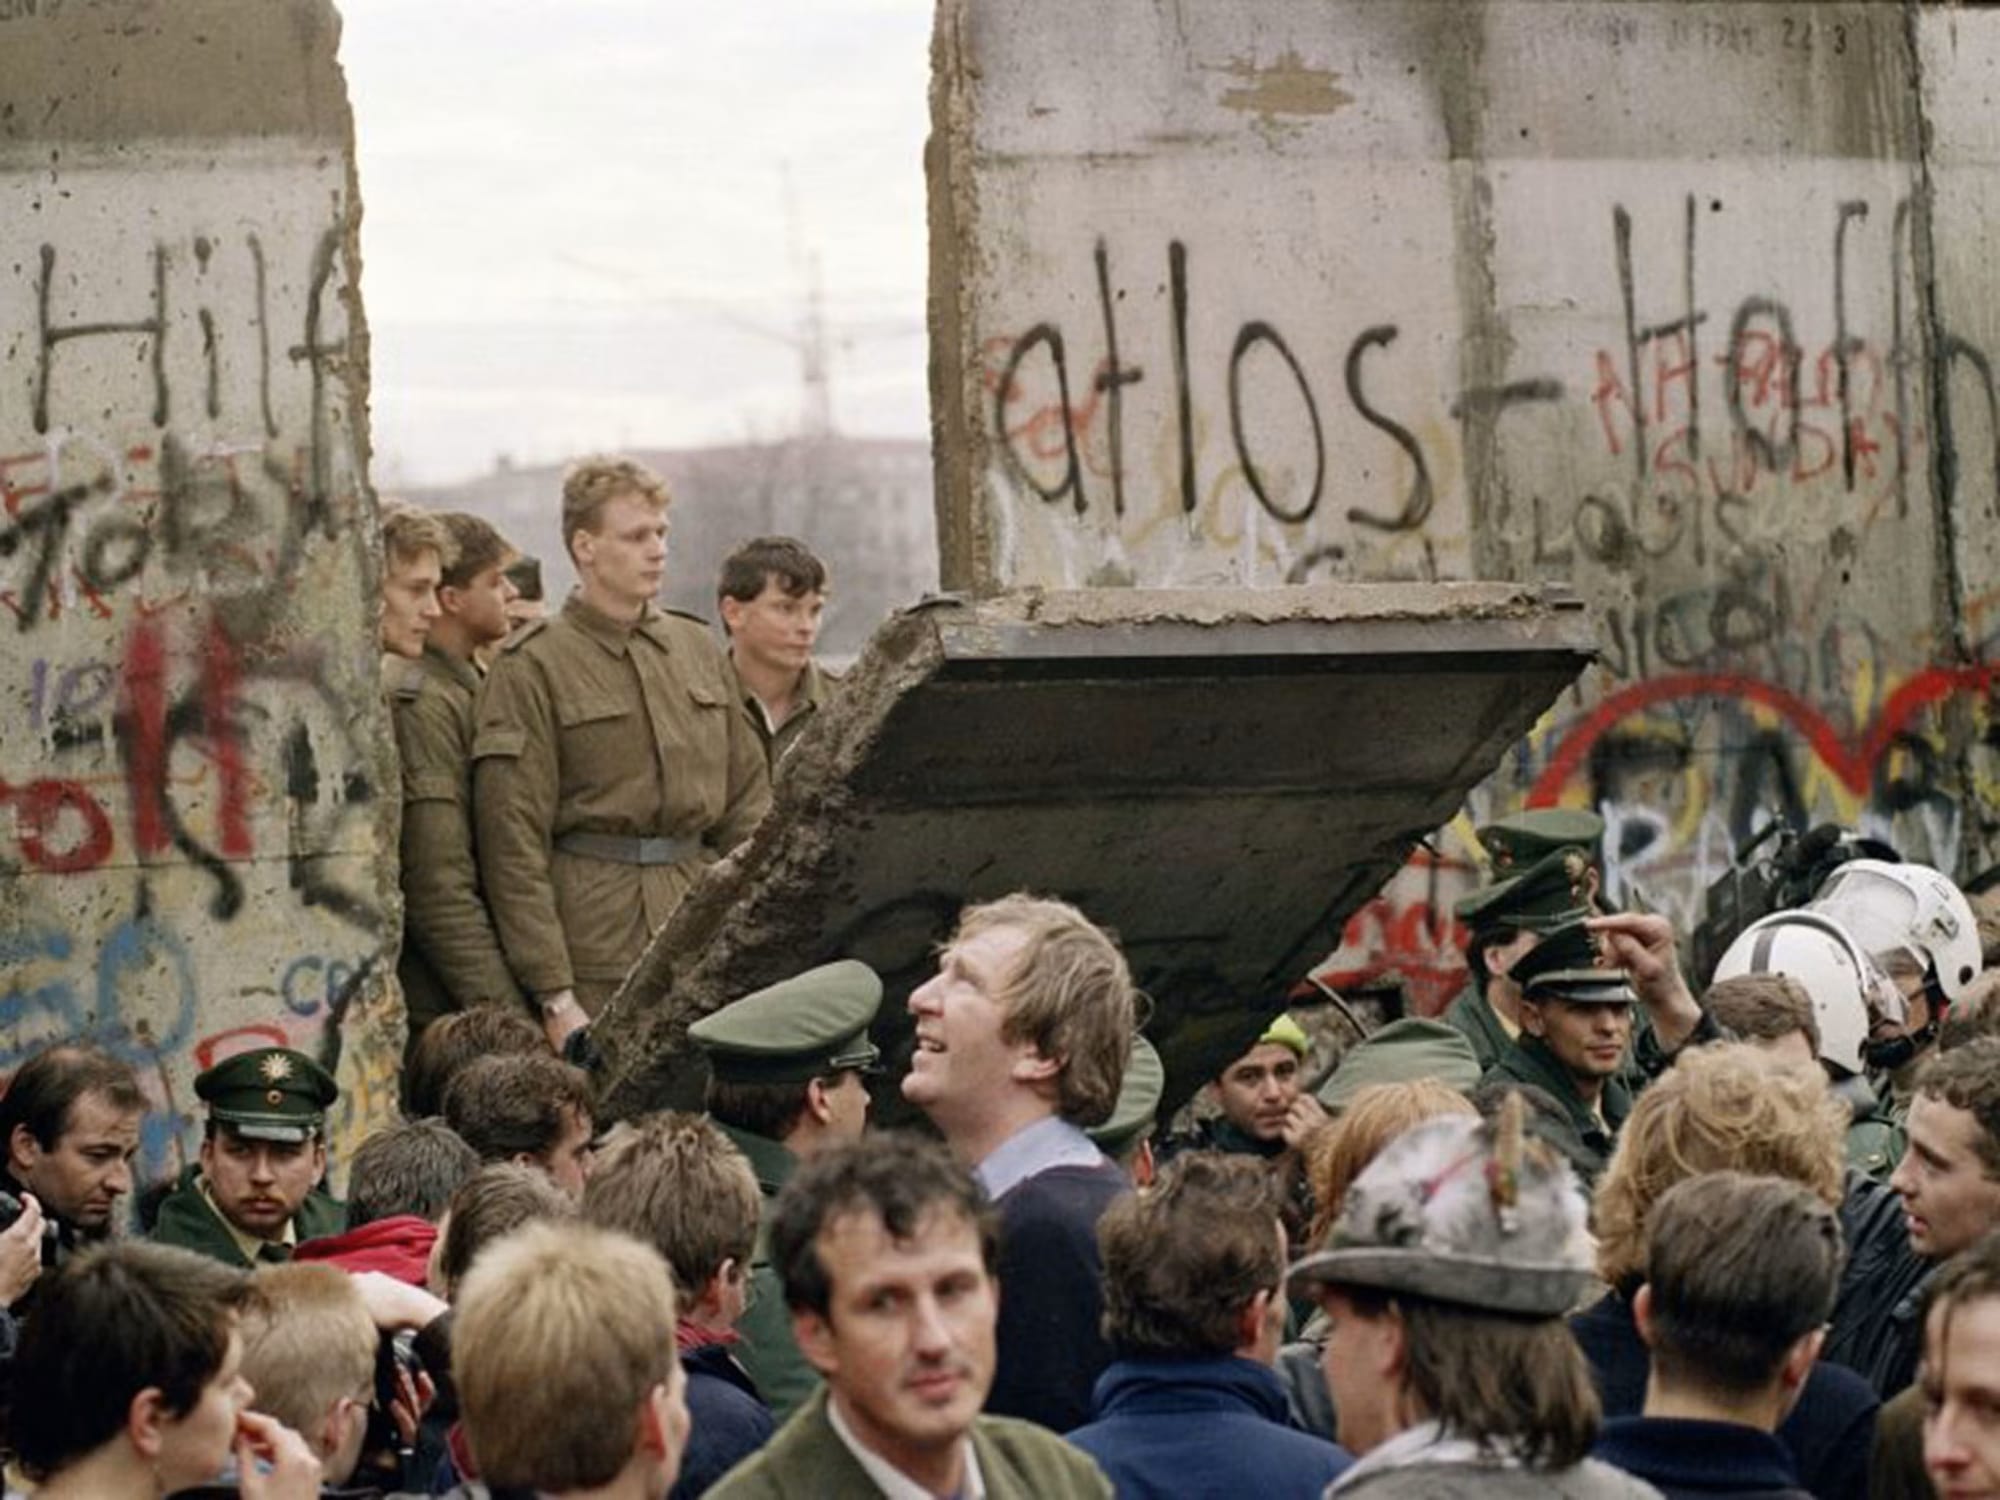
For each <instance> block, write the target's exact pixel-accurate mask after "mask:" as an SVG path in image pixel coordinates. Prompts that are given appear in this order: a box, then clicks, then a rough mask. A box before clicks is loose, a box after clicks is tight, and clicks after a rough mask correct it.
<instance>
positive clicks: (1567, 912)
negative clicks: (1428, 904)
mask: <svg viewBox="0 0 2000 1500" xmlns="http://www.w3.org/2000/svg"><path fill="white" fill-rule="evenodd" d="M1490 831H1491V830H1482V834H1483V833H1485V832H1490ZM1589 875H1590V855H1589V851H1588V850H1586V849H1584V848H1581V847H1578V846H1574V845H1562V846H1559V847H1557V848H1555V849H1552V850H1550V851H1549V852H1548V853H1546V854H1544V855H1542V856H1541V857H1540V858H1538V859H1537V860H1536V861H1535V862H1534V863H1533V864H1531V865H1528V866H1527V867H1526V868H1524V869H1520V868H1517V869H1516V871H1515V873H1514V874H1511V875H1508V876H1507V877H1506V878H1504V879H1501V880H1496V881H1494V882H1493V883H1492V884H1491V885H1483V886H1481V887H1479V889H1478V890H1476V891H1472V892H1471V893H1469V894H1468V895H1466V896H1463V897H1461V898H1460V899H1459V902H1458V904H1457V905H1456V906H1455V907H1454V908H1453V910H1454V912H1455V913H1456V915H1457V917H1458V919H1459V921H1461V922H1463V923H1464V924H1465V925H1466V927H1467V929H1468V930H1469V932H1470V934H1471V936H1470V941H1469V942H1468V944H1467V947H1468V950H1469V951H1470V953H1472V954H1477V952H1478V950H1479V949H1480V948H1481V947H1483V946H1484V945H1485V944H1486V943H1488V942H1491V941H1494V940H1496V939H1499V938H1504V937H1506V936H1508V935H1510V934H1512V933H1515V932H1520V931H1528V932H1539V933H1547V932H1552V931H1554V930H1555V929H1556V928H1558V927H1563V926H1567V925H1568V924H1569V923H1571V922H1576V921H1580V920H1581V919H1582V918H1583V917H1585V916H1587V915H1588V914H1589V899H1590V890H1589ZM1443 1020H1444V1022H1445V1024H1446V1025H1448V1026H1453V1027H1456V1028H1457V1029H1458V1030H1459V1031H1460V1032H1462V1033H1463V1034H1464V1036H1465V1039H1466V1040H1467V1041H1468V1042H1470V1043H1471V1044H1472V1050H1473V1054H1474V1055H1475V1056H1476V1057H1477V1058H1478V1059H1479V1066H1480V1068H1481V1069H1482V1070H1485V1069H1488V1068H1491V1067H1493V1066H1494V1065H1495V1064H1496V1063H1498V1062H1499V1060H1500V1057H1501V1055H1502V1054H1503V1053H1504V1052H1506V1050H1507V1048H1508V1046H1509V1045H1510V1044H1511V1043H1512V1041H1513V1031H1512V1029H1511V1028H1510V1027H1509V1026H1508V1024H1507V1022H1506V1021H1505V1020H1504V1019H1502V1017H1501V1016H1500V1013H1499V1012H1498V1011H1496V1010H1494V1009H1493V1006H1492V1004H1491V1002H1489V1001H1488V1000H1487V998H1486V993H1485V980H1484V978H1483V977H1482V975H1481V972H1480V969H1479V966H1478V964H1477V962H1476V961H1475V962H1474V964H1473V980H1472V982H1471V983H1470V984H1468V985H1467V986H1466V987H1465V990H1464V991H1463V992H1462V993H1461V994H1460V995H1459V997H1458V998H1457V999H1456V1000H1454V1001H1453V1002H1452V1003H1451V1005H1450V1006H1449V1007H1448V1008H1447V1009H1446V1011H1445V1013H1444V1016H1443Z"/></svg>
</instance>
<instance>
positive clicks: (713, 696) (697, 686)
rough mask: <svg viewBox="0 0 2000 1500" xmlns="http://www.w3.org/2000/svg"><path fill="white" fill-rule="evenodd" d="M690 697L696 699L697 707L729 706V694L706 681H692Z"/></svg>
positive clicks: (689, 690)
mask: <svg viewBox="0 0 2000 1500" xmlns="http://www.w3.org/2000/svg"><path fill="white" fill-rule="evenodd" d="M688 697H690V698H692V699H693V700H694V702H695V706H696V707H697V708H727V707H729V695H728V694H727V693H725V692H723V691H722V690H721V689H720V688H713V687H710V686H709V685H708V684H707V683H705V682H690V683H689V684H688Z"/></svg>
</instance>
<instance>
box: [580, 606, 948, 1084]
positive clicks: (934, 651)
mask: <svg viewBox="0 0 2000 1500" xmlns="http://www.w3.org/2000/svg"><path fill="white" fill-rule="evenodd" d="M963 607H964V606H962V605H959V604H957V603H956V602H947V603H943V604H941V605H932V606H921V605H920V606H918V607H916V608H913V609H907V610H902V611H899V612H898V613H896V614H894V615H892V616H890V618H889V619H888V620H887V621H886V622H884V624H883V625H882V626H881V628H880V629H878V630H877V631H876V632H875V635H874V636H873V637H872V638H871V639H870V641H869V643H868V645H867V647H866V648H865V649H864V650H863V652H862V654H861V658H860V660H859V661H857V662H856V664H855V665H854V667H853V669H852V670H851V671H849V672H848V674H847V676H846V677H845V678H844V679H843V681H842V684H841V691H840V694H839V696H838V697H837V698H836V699H835V700H834V703H833V705H832V706H831V707H830V708H829V709H828V710H827V711H826V712H825V714H824V715H823V716H822V717H821V718H820V719H819V720H818V722H816V723H814V724H812V725H810V726H809V727H808V729H807V730H806V732H805V734H803V735H802V736H801V737H800V738H799V740H798V742H797V743H796V744H795V745H794V746H793V748H792V750H791V752H790V754H789V755H788V756H787V757H786V762H785V774H784V775H783V777H781V778H780V780H779V782H778V786H777V793H776V796H775V798H774V800H773V802H772V805H771V811H770V812H769V813H768V814H767V815H766V816H765V818H764V821H763V822H761V823H760V824H758V825H757V828H756V830H755V831H754V832H753V833H752V834H751V836H750V838H749V839H748V840H747V841H746V842H745V843H744V844H743V845H742V847H741V848H739V849H737V850H736V851H734V852H733V853H732V854H731V855H730V856H729V857H728V858H726V859H723V860H721V861H719V862H718V863H716V864H714V865H712V866H711V867H710V868H709V869H708V870H707V871H705V872H704V873H703V875H702V878H701V879H700V880H699V881H697V882H696V883H695V886H694V888H693V889H692V890H690V891H689V892H688V894H687V897H686V899H685V900H683V901H682V902H681V904H680V906H679V907H678V908H676V910H675V911H674V914H673V916H671V917H670V918H668V920H667V923H666V925H665V926H664V927H662V928H661V929H660V931H659V932H658V933H656V934H654V937H653V940H652V941H651V942H650V943H649V944H647V946H646V951H645V952H644V953H643V954H642V955H640V958H639V961H638V962H637V963H636V964H635V965H634V966H633V969H632V972H631V973H630V974H629V975H627V976H626V980H625V983H624V984H623V985H622V986H621V987H620V988H619V991H618V993H617V994H616V995H614V996H613V997H612V999H611V1002H610V1004H609V1005H608V1006H607V1007H606V1008H605V1011H604V1013H603V1014H602V1015H600V1016H599V1017H598V1019H597V1022H596V1024H595V1025H593V1026H592V1028H591V1033H592V1036H593V1037H594V1038H595V1039H596V1040H597V1042H598V1044H599V1046H600V1047H601V1048H602V1050H603V1052H604V1055H605V1066H604V1069H603V1071H602V1073H601V1074H600V1075H599V1093H600V1113H601V1114H602V1115H603V1117H604V1118H605V1119H607V1120H609V1119H614V1118H617V1117H619V1116H620V1115H621V1114H622V1113H627V1112H630V1111H631V1110H632V1109H636V1108H644V1107H647V1103H648V1101H647V1100H646V1099H645V1098H644V1097H643V1091H644V1089H645V1087H646V1082H647V1079H648V1078H649V1076H651V1075H653V1074H654V1073H655V1072H656V1071H657V1066H658V1064H659V1063H660V1062H661V1061H662V1060H667V1059H671V1058H672V1057H673V1056H674V1055H675V1054H676V1053H678V1051H679V1050H680V1049H679V1045H678V1044H679V1043H680V1041H681V1039H682V1037H684V1036H685V1035H686V1032H687V1028H688V1026H689V1025H691V1024H692V1023H693V1022H695V1021H696V1020H699V1019H700V1018H701V1017H702V1016H704V1015H706V1014H708V1013H709V1012H710V1011H712V1010H714V1009H716V1008H717V1007H718V1006H720V1005H723V1004H726V1003H727V1002H728V1001H729V1000H732V999H735V998H737V997H736V996H734V995H729V994H724V993H722V992H721V991H720V990H719V989H718V988H717V980H716V979H715V977H714V976H715V975H716V974H717V972H718V971H720V970H723V969H726V968H727V967H728V966H729V964H730V963H731V962H732V961H733V959H734V957H735V955H736V953H737V952H738V951H739V950H740V949H742V948H743V947H745V946H757V945H758V943H759V940H760V939H761V937H762V929H761V927H760V926H758V925H757V924H758V920H759V917H758V911H757V905H756V902H757V893H758V892H759V891H761V890H763V889H766V888H769V887H774V886H779V885H783V886H790V885H792V884H794V882H795V881H796V880H797V879H799V878H803V877H804V876H805V875H806V874H807V873H809V872H810V871H811V870H812V869H814V868H816V867H817V866H819V865H821V864H823V863H824V861H825V860H826V859H827V858H828V857H829V856H830V855H831V854H832V852H833V850H832V847H831V846H832V836H833V833H834V831H835V830H837V828H838V826H839V818H840V814H841V812H842V810H843V809H844V808H845V807H846V806H847V804H848V802H849V800H850V795H849V793H848V791H847V782H848V780H849V778H850V777H851V776H852V774H853V773H854V771H855V770H856V769H857V768H859V767H860V766H861V765H862V764H863V763H864V762H865V761H866V760H867V758H868V756H869V754H870V752H871V751H872V750H873V748H874V746H875V743H876V741H877V740H878V739H879V738H880V736H881V733H882V730H883V727H884V726H885V725H886V723H887V722H888V720H889V717H890V715H891V714H892V713H893V712H894V710H895V708H896V707H897V705H898V704H899V703H900V702H901V701H902V699H903V697H904V696H905V695H906V694H907V693H908V692H909V691H910V689H911V688H913V687H915V686H916V685H917V684H918V683H920V682H922V681H923V680H924V679H926V678H928V677H929V676H931V675H932V674H933V673H935V672H936V671H937V669H938V667H939V666H940V665H941V663H942V662H943V660H944V653H943V651H942V649H941V647H940V645H939V637H938V626H937V615H938V613H939V611H940V609H944V610H957V609H961V608H963ZM806 830H812V831H815V836H812V837H806V836H805V834H804V831H806Z"/></svg>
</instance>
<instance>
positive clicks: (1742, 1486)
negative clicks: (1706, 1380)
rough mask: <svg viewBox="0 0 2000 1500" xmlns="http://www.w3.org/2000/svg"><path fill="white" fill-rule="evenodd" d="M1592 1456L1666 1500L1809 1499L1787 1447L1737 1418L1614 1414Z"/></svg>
mask: <svg viewBox="0 0 2000 1500" xmlns="http://www.w3.org/2000/svg"><path fill="white" fill-rule="evenodd" d="M1596 1456H1597V1457H1598V1458H1600V1459H1602V1460H1603V1461H1604V1462H1605V1463H1608V1464H1610V1465H1612V1466H1613V1467H1614V1468H1620V1469H1623V1470H1624V1471H1625V1472H1626V1473H1627V1474H1632V1475H1635V1476H1637V1477H1638V1478H1640V1479H1643V1480H1645V1481H1646V1482H1647V1483H1648V1484H1650V1485H1652V1486H1653V1488H1655V1489H1657V1490H1658V1491H1659V1492H1660V1493H1661V1494H1662V1495H1664V1496H1665V1497H1666V1500H1809V1495H1808V1492H1807V1491H1805V1490H1802V1489H1800V1488H1799V1481H1798V1475H1797V1474H1796V1473H1795V1472H1794V1471H1793V1469H1792V1456H1791V1454H1789V1453H1787V1452H1786V1451H1785V1445H1784V1444H1783V1443H1781V1442H1779V1441H1778V1440H1777V1439H1776V1438H1774V1437H1772V1436H1771V1434H1770V1433H1768V1432H1763V1431H1760V1430H1759V1429H1758V1428H1755V1427H1744V1426H1741V1425H1739V1424H1737V1423H1735V1422H1696V1421H1689V1420H1687V1419H1685V1418H1679V1417H1613V1418H1612V1419H1611V1420H1610V1421H1608V1422H1606V1423H1605V1424H1604V1431H1603V1433H1602V1435H1600V1436H1599V1438H1598V1439H1597V1449H1596Z"/></svg>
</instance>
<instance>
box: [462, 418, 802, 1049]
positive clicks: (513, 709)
mask: <svg viewBox="0 0 2000 1500" xmlns="http://www.w3.org/2000/svg"><path fill="white" fill-rule="evenodd" d="M667 504H668V495H667V489H666V486H665V485H664V484H662V483H661V482H660V479H659V477H658V476H657V475H655V474H654V473H652V471H651V470H649V469H647V468H646V467H645V466H644V465H642V464H638V463H635V462H633V461H632V460H631V459H626V458H609V457H597V458H588V459H585V460H583V461H582V462H580V463H578V464H577V465H576V466H575V467H573V468H572V469H571V470H570V472H569V474H568V476H567V477H566V478H565V479H564V481H563V499H562V527H563V539H564V542H565V543H566V544H567V546H568V547H569V552H570V558H571V560H572V561H573V562H574V563H575V565H576V571H577V577H578V579H579V580H580V582H579V585H578V587H577V589H576V591H575V592H574V593H572V594H571V595H570V597H569V599H568V600H567V601H566V602H565V603H564V605H563V607H562V612H561V613H560V614H558V615H557V616H555V617H554V618H553V619H548V620H544V621H539V622H537V623H535V624H532V625H529V626H526V627H523V628H522V629H521V630H518V631H516V632H515V633H514V635H512V636H511V637H510V638H509V639H508V640H507V642H506V644H505V645H504V646H502V647H501V649H500V654H499V655H498V656H497V657H496V658H495V659H494V662H493V670H492V672H491V673H490V674H489V675H488V677H487V681H486V686H485V689H484V691H483V693H482V694H481V697H480V702H479V718H478V724H477V727H476V730H475V732H474V738H473V746H472V756H473V812H474V828H475V833H476V837H477V842H478V848H479V872H480V877H481V881H482V884H483V886H484V888H485V890H486V893H487V903H488V905H489V906H490V907H491V909H492V912H493V921H494V925H495V926H496V927H497V928H498V930H499V934H500V946H501V948H502V950H503V951H504V952H505V954H506V958H507V966H508V968H509V969H511V970H512V972H513V974H514V976H515V978H516V979H518V980H519V981H520V983H521V986H522V988H523V989H525V990H526V991H527V992H528V994H529V996H530V997H531V998H532V1000H533V1001H534V1003H535V1005H536V1006H537V1008H538V1009H539V1010H540V1012H541V1016H542V1024H543V1026H544V1028H545V1029H546V1031H547V1033H548V1037H549V1042H550V1045H552V1046H554V1047H557V1048H560V1047H561V1046H562V1045H563V1043H564V1042H565V1041H566V1040H567V1039H568V1038H569V1036H570V1034H571V1033H572V1032H575V1031H577V1030H579V1029H580V1028H582V1027H583V1026H585V1025H587V1024H588V1022H589V1020H590V1018H591V1017H592V1016H594V1015H596V1014H597V1012H598V1011H599V1010H600V1009H602V1007H603V1006H604V1004H605V1002H607V1001H608V1000H609V999H610V998H611V996H612V995H613V994H614V993H615V992H616V991H617V989H618V986H619V984H620V983H621V982H622V981H623V980H624V978H625V975H626V973H627V972H628V971H629V970H630V969H631V967H632V965H633V963H634V962H635V961H636V960H637V959H638V957H639V955H640V953H641V952H642V951H644V949H645V946H646V943H647V941H648V939H650V938H651V937H652V935H653V934H654V933H656V932H658V931H659V930H660V928H661V927H662V926H663V925H664V924H665V923H666V920H667V918H668V916H669V915H671V914H672V912H673V910H674V908H675V907H676V906H678V905H679V904H680V900H681V898H682V897H683V896H685V895H686V894H687V892H688V890H689V888H690V887H691V886H693V884H694V883H695V880H696V879H697V878H698V877H699V876H700V874H701V872H702V870H703V869H704V868H705V867H706V866H707V865H708V864H710V863H712V862H713V861H714V860H716V859H718V858H720V857H721V856H722V855H724V854H727V853H728V852H729V851H730V850H731V849H733V848H734V847H735V846H736V845H737V844H739V843H741V842H742V841H743V840H744V839H745V838H746V837H748V836H749V833H750V830H751V829H753V828H754V827H756V826H757V823H758V821H759V820H760V819H761V818H762V817H763V816H764V813H765V810H766V809H767V808H768V807H769V805H770V800H771V783H770V773H769V770H768V769H767V767H766V764H765V760H764V749H763V746H762V745H761V744H760V743H759V742H758V739H757V735H756V732H755V730H753V729H752V728H751V726H750V724H749V722H748V721H747V720H746V719H745V718H744V716H743V715H742V713H741V712H739V711H738V710H737V707H736V692H735V686H734V679H733V678H732V677H731V676H730V673H729V668H728V664H727V662H726V661H725V660H724V659H723V656H722V652H721V651H720V650H719V649H718V648H717V646H716V644H715V640H714V637H713V636H711V635H710V634H709V631H708V629H707V627H706V626H705V625H703V624H702V623H701V622H700V621H699V620H696V619H693V618H690V617H687V616H682V615H677V614H675V613H673V612H672V611H667V610H662V609H660V608H659V606H658V605H656V604H655V603H654V602H653V600H654V596H655V595H656V594H658V592H659V590H660V583H661V580H662V579H663V578H664V577H665V574H666V562H667Z"/></svg>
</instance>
